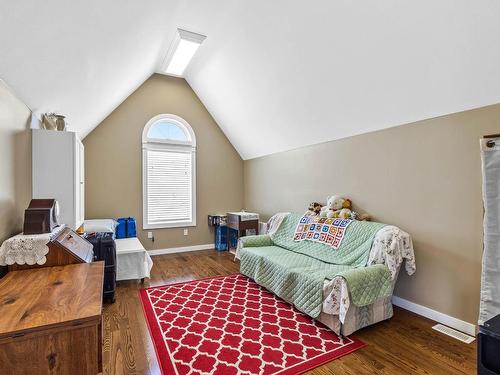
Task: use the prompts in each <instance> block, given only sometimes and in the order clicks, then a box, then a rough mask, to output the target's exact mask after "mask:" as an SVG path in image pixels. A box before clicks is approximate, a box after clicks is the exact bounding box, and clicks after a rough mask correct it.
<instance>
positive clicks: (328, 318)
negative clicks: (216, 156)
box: [236, 213, 415, 335]
mask: <svg viewBox="0 0 500 375" xmlns="http://www.w3.org/2000/svg"><path fill="white" fill-rule="evenodd" d="M301 218H302V215H300V214H293V213H292V214H278V215H276V217H273V218H272V219H271V220H270V222H272V223H273V225H274V228H272V229H271V231H270V233H268V234H265V235H258V236H248V237H242V238H241V241H240V246H239V248H238V250H237V254H236V257H237V258H238V259H240V262H241V264H240V271H241V273H242V274H244V275H246V276H248V277H250V278H252V279H253V280H255V281H256V282H257V283H258V284H259V285H261V286H263V287H265V288H266V289H268V290H270V291H272V292H273V293H275V294H276V295H277V296H279V297H281V298H283V299H284V300H285V301H287V302H289V303H291V304H293V305H294V306H295V307H296V308H297V309H299V310H300V311H302V312H304V313H306V314H307V315H309V316H311V317H313V318H315V319H317V320H318V321H320V322H322V323H323V324H325V325H326V326H328V327H329V328H330V329H332V330H333V331H334V332H336V333H337V334H343V335H350V334H351V333H352V332H354V331H356V330H358V329H361V328H363V327H366V326H368V325H371V324H374V323H377V322H380V321H382V320H385V319H389V318H391V317H392V315H393V311H392V304H391V297H392V292H393V289H394V285H395V283H396V280H397V277H398V273H399V269H400V265H401V263H402V262H403V261H404V260H405V261H406V271H407V273H408V274H410V275H411V274H413V273H414V272H415V259H414V253H413V246H412V242H411V238H410V236H409V235H408V234H407V233H405V232H404V231H402V230H400V229H399V228H397V227H395V226H389V225H384V224H380V223H372V222H363V221H352V222H351V223H350V224H349V226H348V227H347V228H346V230H345V234H344V238H343V240H342V241H341V243H340V246H339V247H338V249H334V248H332V247H331V246H329V245H326V244H321V243H317V242H313V241H310V240H304V241H294V234H295V229H296V227H297V225H298V224H299V221H300V220H301Z"/></svg>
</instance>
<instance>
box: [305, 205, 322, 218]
mask: <svg viewBox="0 0 500 375" xmlns="http://www.w3.org/2000/svg"><path fill="white" fill-rule="evenodd" d="M322 206H323V205H322V204H321V203H318V202H312V203H311V204H310V205H309V208H308V210H307V212H306V213H305V214H306V216H318V215H319V213H320V211H321V207H322Z"/></svg>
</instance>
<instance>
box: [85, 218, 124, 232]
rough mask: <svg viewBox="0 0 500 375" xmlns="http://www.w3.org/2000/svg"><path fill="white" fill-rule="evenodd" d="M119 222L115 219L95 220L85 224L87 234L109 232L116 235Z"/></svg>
mask: <svg viewBox="0 0 500 375" xmlns="http://www.w3.org/2000/svg"><path fill="white" fill-rule="evenodd" d="M116 225H117V222H116V221H115V220H113V219H93V220H85V221H84V222H83V230H84V232H85V233H94V232H108V233H115V229H116Z"/></svg>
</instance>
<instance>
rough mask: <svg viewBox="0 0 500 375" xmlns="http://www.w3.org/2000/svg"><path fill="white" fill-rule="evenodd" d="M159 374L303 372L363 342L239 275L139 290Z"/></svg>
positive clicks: (348, 351) (285, 374)
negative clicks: (325, 324)
mask: <svg viewBox="0 0 500 375" xmlns="http://www.w3.org/2000/svg"><path fill="white" fill-rule="evenodd" d="M140 297H141V300H142V304H143V307H144V313H145V315H146V320H147V322H148V326H149V330H150V333H151V337H152V339H153V343H154V346H155V349H156V354H157V357H158V362H159V364H160V367H161V370H162V373H163V374H164V375H169V374H179V375H182V374H224V375H231V374H266V375H267V374H281V375H290V374H301V373H303V372H305V371H307V370H310V369H312V368H314V367H317V366H319V365H321V364H323V363H326V362H329V361H332V360H334V359H336V358H339V357H341V356H343V355H346V354H348V353H351V352H353V351H354V350H357V349H359V348H361V347H363V346H364V345H365V344H364V343H362V342H361V341H359V340H357V339H355V338H348V337H345V338H344V339H343V340H341V339H340V338H339V337H338V336H337V335H336V334H335V333H333V332H332V331H330V330H329V329H328V328H326V327H324V326H323V325H322V324H321V323H317V322H315V321H314V320H313V319H311V318H310V317H308V316H307V315H304V314H302V313H301V312H299V311H297V310H296V309H294V308H293V307H292V306H290V305H289V304H288V303H286V302H284V301H283V300H281V299H279V298H278V297H276V296H274V295H273V294H272V293H270V292H268V291H267V290H266V289H264V288H262V287H260V286H259V285H257V284H256V283H255V282H254V281H252V280H251V279H249V278H247V277H246V276H243V275H241V274H234V275H227V276H219V277H213V278H208V279H202V280H195V281H189V282H184V283H178V284H172V285H165V286H160V287H152V288H146V289H141V290H140Z"/></svg>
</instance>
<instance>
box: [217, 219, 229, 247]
mask: <svg viewBox="0 0 500 375" xmlns="http://www.w3.org/2000/svg"><path fill="white" fill-rule="evenodd" d="M215 250H217V251H224V250H227V226H225V225H217V226H216V227H215Z"/></svg>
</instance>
